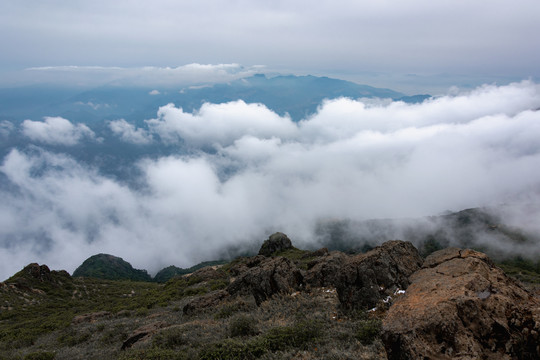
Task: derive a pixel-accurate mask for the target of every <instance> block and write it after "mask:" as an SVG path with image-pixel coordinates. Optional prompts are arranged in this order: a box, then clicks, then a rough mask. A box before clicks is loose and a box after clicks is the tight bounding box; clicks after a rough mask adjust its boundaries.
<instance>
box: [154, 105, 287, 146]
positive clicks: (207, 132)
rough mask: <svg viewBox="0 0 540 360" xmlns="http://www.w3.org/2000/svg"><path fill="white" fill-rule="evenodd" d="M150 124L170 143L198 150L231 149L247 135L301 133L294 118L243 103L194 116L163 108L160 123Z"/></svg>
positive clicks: (206, 108) (211, 108)
mask: <svg viewBox="0 0 540 360" xmlns="http://www.w3.org/2000/svg"><path fill="white" fill-rule="evenodd" d="M146 122H147V124H148V127H149V129H150V131H152V132H154V133H156V134H158V135H159V136H160V137H161V139H162V140H163V141H164V142H166V143H175V142H178V141H180V140H183V141H186V142H188V143H190V144H193V145H197V146H203V145H213V144H219V145H229V144H231V143H232V142H234V140H236V139H239V138H241V137H242V136H244V135H253V136H256V137H259V138H270V137H274V136H276V137H282V138H289V137H291V136H294V134H295V133H296V130H297V129H296V126H295V125H294V124H293V123H292V121H291V119H290V118H288V117H281V116H279V115H277V114H276V113H274V112H273V111H271V110H269V109H268V108H267V107H266V106H264V105H262V104H246V103H245V102H243V101H242V100H239V101H235V102H230V103H225V104H208V103H206V104H203V105H202V106H201V108H200V110H199V111H198V112H196V113H194V114H191V113H186V112H184V111H183V110H182V109H181V108H176V107H175V106H174V105H173V104H168V105H166V106H163V107H160V108H159V111H158V118H157V119H151V120H147V121H146Z"/></svg>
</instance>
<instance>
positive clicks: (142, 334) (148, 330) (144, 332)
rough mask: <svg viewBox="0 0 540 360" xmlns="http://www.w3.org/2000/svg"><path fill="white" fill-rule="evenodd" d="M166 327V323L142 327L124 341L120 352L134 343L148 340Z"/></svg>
mask: <svg viewBox="0 0 540 360" xmlns="http://www.w3.org/2000/svg"><path fill="white" fill-rule="evenodd" d="M165 326H166V323H164V322H162V321H159V322H155V323H152V324H148V325H143V326H141V327H140V328H138V329H137V330H135V331H134V332H133V334H131V335H130V336H129V337H128V338H127V340H126V341H124V342H123V343H122V348H121V350H126V349H129V348H130V347H132V346H133V345H134V344H135V343H137V342H139V341H144V340H145V339H149V338H150V337H151V336H152V335H153V334H154V333H156V332H157V331H158V330H159V329H161V328H163V327H165Z"/></svg>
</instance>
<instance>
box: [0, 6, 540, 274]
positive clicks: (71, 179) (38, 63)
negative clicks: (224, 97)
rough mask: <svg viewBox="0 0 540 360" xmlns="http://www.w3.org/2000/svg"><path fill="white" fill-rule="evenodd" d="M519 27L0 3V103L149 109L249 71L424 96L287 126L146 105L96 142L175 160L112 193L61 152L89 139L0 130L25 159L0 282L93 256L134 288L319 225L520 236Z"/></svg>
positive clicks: (145, 163) (346, 15) (6, 210)
mask: <svg viewBox="0 0 540 360" xmlns="http://www.w3.org/2000/svg"><path fill="white" fill-rule="evenodd" d="M539 15H540V2H538V1H537V0H515V1H512V2H510V1H502V0H490V1H488V0H478V1H462V0H452V1H450V0H440V1H427V0H412V1H386V0H381V1H359V0H354V1H353V0H350V1H348V0H332V1H326V0H322V1H316V2H313V1H307V0H306V1H303V0H302V1H291V0H289V1H273V2H268V1H264V2H263V1H247V0H234V1H233V0H219V1H211V0H199V1H164V0H161V1H160V0H156V1H152V2H141V1H131V0H129V1H128V0H118V1H104V0H94V1H79V0H72V1H61V0H49V1H36V0H28V1H20V0H2V1H0V88H5V87H13V86H24V85H30V84H49V85H51V84H60V85H70V86H81V87H92V86H99V85H102V84H113V85H127V86H149V87H150V89H152V90H151V91H149V93H148V96H155V94H157V93H158V92H159V91H160V89H162V87H164V86H172V85H174V86H180V85H181V86H186V85H192V86H200V85H204V84H207V83H214V82H227V81H231V80H234V79H238V78H242V77H245V76H250V75H253V74H256V73H260V72H263V73H267V74H277V73H280V74H288V73H292V74H297V75H303V74H313V75H325V76H332V77H336V78H341V79H345V80H351V81H355V82H358V83H363V84H368V85H372V86H380V87H387V88H391V89H394V90H398V91H403V92H405V93H408V94H415V93H422V92H429V93H431V94H433V95H437V96H436V97H434V98H432V99H430V100H427V101H425V102H424V103H421V104H405V103H402V102H390V101H387V100H380V99H376V100H373V99H371V100H367V99H346V98H338V99H328V100H326V101H324V102H323V103H321V104H320V105H319V108H318V110H317V112H316V113H315V114H313V115H311V116H309V117H307V118H305V119H302V120H301V121H299V122H293V121H292V120H291V119H290V118H289V117H288V116H286V115H283V116H282V115H279V114H276V113H275V112H273V111H272V110H270V109H268V108H267V107H266V106H265V105H264V104H248V103H244V102H243V101H233V102H230V103H224V104H210V103H207V104H204V105H202V107H201V108H200V109H198V110H196V111H194V112H193V113H191V112H185V111H184V110H183V109H181V108H178V107H176V106H175V105H174V104H162V106H160V107H158V108H156V109H155V116H154V117H153V118H148V119H138V120H139V121H138V122H137V124H138V125H137V126H136V125H134V124H133V123H129V122H127V121H125V120H124V119H114V120H109V121H108V122H107V124H106V126H105V129H106V131H109V132H110V134H111V135H112V136H115V137H116V138H118V139H119V140H120V141H123V142H125V143H126V144H131V145H130V146H133V145H134V146H140V147H145V146H153V145H156V144H163V145H166V146H169V147H174V146H178V147H181V146H185V147H188V148H189V149H190V151H189V152H188V153H185V154H183V155H180V154H177V155H165V156H158V157H143V158H141V159H140V160H139V161H137V162H136V163H135V164H133V165H130V166H133V169H132V170H133V172H132V173H133V174H136V175H134V178H133V179H131V181H130V182H129V184H128V183H126V182H124V181H121V180H119V179H117V178H114V177H112V176H108V175H106V174H104V173H103V172H101V171H100V169H99V167H97V166H93V165H88V164H87V163H82V162H80V161H78V160H76V159H75V158H74V157H72V156H70V155H69V151H68V150H67V149H75V150H73V151H77V150H76V147H77V146H79V145H80V144H84V143H92V144H97V145H98V146H99V144H101V143H102V142H103V141H104V139H103V138H101V137H100V135H98V134H97V133H96V132H95V131H94V130H93V129H92V128H91V126H90V124H84V123H82V122H81V121H80V120H79V119H77V118H69V117H68V116H66V117H67V118H64V117H60V116H56V115H54V114H49V115H48V116H45V117H43V118H41V119H35V118H34V119H26V120H24V121H22V122H21V123H18V124H15V123H13V122H10V121H8V120H6V119H3V118H0V141H2V140H4V139H7V138H8V137H10V136H12V135H13V134H17V136H20V137H22V138H23V139H25V141H26V142H27V144H28V146H25V147H24V148H23V147H22V146H15V147H13V148H11V149H9V151H7V152H6V155H5V156H4V157H3V158H2V159H1V160H0V179H1V180H2V181H3V185H4V186H3V187H1V188H0V199H1V201H0V280H2V279H5V278H7V277H9V276H10V275H11V274H13V273H15V272H16V271H18V270H20V269H21V268H22V267H23V266H24V265H26V264H28V263H30V262H39V263H45V264H47V265H49V266H50V267H51V268H52V269H66V270H68V271H70V272H72V271H73V270H74V269H75V268H76V267H77V266H78V265H80V264H81V263H82V262H83V261H84V260H85V259H86V258H87V257H89V256H91V255H94V254H96V253H110V254H113V255H116V256H121V257H123V258H124V259H125V260H127V261H129V262H130V263H132V264H133V265H134V266H135V267H137V268H143V269H147V270H149V271H150V273H152V274H154V273H155V272H156V271H158V270H159V269H160V268H163V267H165V266H168V265H171V264H174V265H176V266H181V267H188V266H191V265H194V264H195V263H197V262H200V261H204V260H213V259H214V257H215V256H219V255H220V254H222V250H223V249H224V248H227V247H228V246H236V245H238V244H246V243H248V242H253V241H260V242H262V241H263V240H264V239H265V238H267V237H268V236H269V235H270V234H271V233H272V232H274V231H283V232H285V233H287V234H288V235H289V236H290V237H291V239H293V242H295V243H296V244H309V243H311V245H313V246H315V245H316V242H317V238H316V234H315V233H314V228H315V225H316V224H317V222H319V221H320V220H321V219H322V220H325V219H343V218H352V219H370V218H403V217H416V216H419V217H420V216H428V215H436V214H440V213H442V212H444V211H447V210H451V211H458V210H461V209H465V208H471V207H478V206H494V207H497V206H500V205H501V204H511V205H516V208H520V209H521V210H523V209H527V211H524V212H520V211H521V210H520V211H517V212H515V213H514V215H516V214H519V216H517V215H516V216H514V217H508V219H510V218H512V219H513V220H514V221H515V222H516V224H517V225H519V226H522V227H524V228H527V229H531V230H533V231H536V232H538V231H540V229H538V225H537V219H538V215H539V212H538V209H540V207H539V206H538V204H539V201H538V199H539V194H540V143H539V141H538V139H540V111H538V109H540V87H539V86H540V85H538V84H539V82H540V80H539V79H540V67H539V66H538V64H540V37H539V36H537V34H540V21H538V18H539ZM0 110H1V109H0ZM0 113H1V112H0ZM51 149H53V150H51ZM62 149H65V151H62ZM530 209H536V210H534V211H532V210H530ZM523 214H526V215H527V216H524V215H523ZM521 251H522V253H525V254H526V253H529V254H531V253H538V252H539V251H540V245H539V244H535V245H534V246H532V247H531V248H527V249H521Z"/></svg>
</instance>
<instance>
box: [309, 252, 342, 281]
mask: <svg viewBox="0 0 540 360" xmlns="http://www.w3.org/2000/svg"><path fill="white" fill-rule="evenodd" d="M325 249H326V248H325ZM327 251H328V250H327ZM348 258H349V256H347V255H345V254H344V253H342V252H339V251H333V252H332V253H330V254H328V252H327V256H321V257H319V258H317V259H314V260H312V261H310V262H309V263H308V271H307V272H306V275H305V276H304V282H305V283H306V284H308V285H310V286H314V287H323V286H331V287H335V286H336V284H338V283H339V279H340V277H341V267H342V266H343V264H344V263H345V262H346V261H347V259H348Z"/></svg>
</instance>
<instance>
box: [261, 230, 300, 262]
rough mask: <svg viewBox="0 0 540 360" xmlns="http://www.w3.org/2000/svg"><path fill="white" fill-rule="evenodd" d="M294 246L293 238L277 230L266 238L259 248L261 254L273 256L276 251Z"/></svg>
mask: <svg viewBox="0 0 540 360" xmlns="http://www.w3.org/2000/svg"><path fill="white" fill-rule="evenodd" d="M290 248H292V243H291V240H290V239H289V238H288V237H287V235H285V234H283V233H280V232H277V233H275V234H272V235H270V237H269V238H268V240H265V241H264V243H263V244H262V246H261V249H260V250H259V255H263V256H272V255H273V254H274V253H276V252H278V251H282V250H286V249H290Z"/></svg>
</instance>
